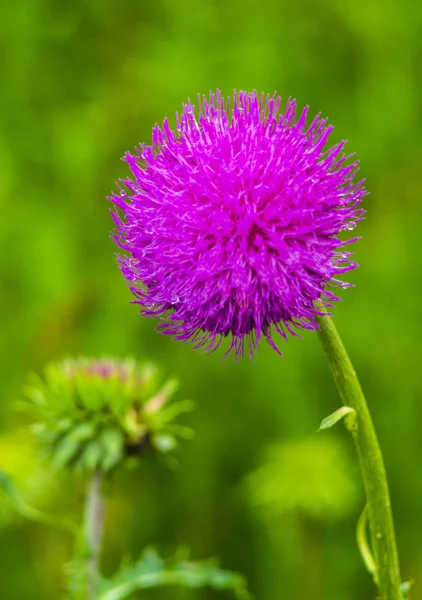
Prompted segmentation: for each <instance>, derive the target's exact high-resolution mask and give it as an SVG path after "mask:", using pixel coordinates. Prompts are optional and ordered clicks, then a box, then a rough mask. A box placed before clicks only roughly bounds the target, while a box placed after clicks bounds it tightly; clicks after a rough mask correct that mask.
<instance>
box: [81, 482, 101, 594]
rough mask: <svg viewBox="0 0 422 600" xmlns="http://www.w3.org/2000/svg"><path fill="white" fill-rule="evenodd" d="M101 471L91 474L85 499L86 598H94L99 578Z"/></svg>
mask: <svg viewBox="0 0 422 600" xmlns="http://www.w3.org/2000/svg"><path fill="white" fill-rule="evenodd" d="M102 483H103V473H102V472H101V471H99V470H97V471H95V472H94V473H93V474H92V477H91V481H90V483H89V487H88V492H87V496H86V501H85V544H86V547H87V550H88V552H89V558H88V589H87V599H88V600H95V598H96V597H97V586H98V580H99V570H98V568H99V559H100V551H101V538H102V532H103V522H104V498H103V496H102V492H101V487H102Z"/></svg>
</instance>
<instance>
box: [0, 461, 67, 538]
mask: <svg viewBox="0 0 422 600" xmlns="http://www.w3.org/2000/svg"><path fill="white" fill-rule="evenodd" d="M0 491H2V492H3V493H4V494H5V496H6V497H7V498H8V500H9V502H10V503H11V504H12V506H13V507H14V508H15V510H16V511H17V512H18V513H20V514H21V515H22V516H23V517H25V518H26V519H29V520H30V521H35V522H37V523H43V524H44V525H50V526H52V527H59V528H60V529H66V530H67V531H71V532H73V533H76V532H77V530H78V525H77V524H76V523H75V522H74V521H72V520H71V519H68V518H66V517H60V516H56V515H50V514H48V513H45V512H43V511H41V510H38V509H37V508H33V507H32V506H30V505H29V504H28V503H27V502H26V500H25V499H24V498H23V496H22V495H21V493H20V492H19V490H18V489H17V487H16V486H15V484H14V483H13V481H12V479H11V478H10V477H9V475H8V474H7V473H6V472H5V471H3V470H0Z"/></svg>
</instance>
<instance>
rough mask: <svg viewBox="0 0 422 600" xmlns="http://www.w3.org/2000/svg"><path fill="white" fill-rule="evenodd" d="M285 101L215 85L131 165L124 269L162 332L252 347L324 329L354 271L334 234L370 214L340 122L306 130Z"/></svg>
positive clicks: (211, 346)
mask: <svg viewBox="0 0 422 600" xmlns="http://www.w3.org/2000/svg"><path fill="white" fill-rule="evenodd" d="M280 103H281V99H280V97H279V96H277V95H273V96H271V97H270V96H268V95H267V96H266V95H264V94H262V95H261V96H258V95H257V93H256V92H253V93H245V92H240V93H239V94H237V93H236V92H235V93H234V96H233V101H232V104H231V105H230V98H228V99H227V100H225V99H224V98H223V97H222V96H221V94H220V92H217V94H215V95H214V94H210V99H209V101H208V100H207V99H205V98H201V97H199V98H198V105H197V111H196V112H195V107H194V106H193V105H192V104H191V102H188V104H186V105H183V110H182V113H181V115H180V116H177V119H176V129H175V130H172V129H171V128H170V125H169V122H168V120H167V119H165V120H164V123H163V125H162V127H159V126H158V125H156V126H155V128H154V129H153V135H152V145H151V146H147V145H142V146H141V147H140V148H139V149H137V150H136V152H135V153H134V154H131V153H127V154H126V156H125V160H126V162H127V163H128V165H129V168H130V170H131V172H132V178H130V179H124V180H122V182H121V184H120V186H119V187H120V193H118V194H113V196H112V197H111V200H112V202H113V203H114V205H115V207H116V208H115V210H114V211H113V213H112V214H113V218H114V221H115V224H116V231H115V234H114V240H115V242H116V243H117V245H118V246H119V247H120V248H121V249H122V250H123V251H125V252H126V254H125V255H124V256H123V257H120V258H119V264H120V268H121V271H122V273H123V275H124V276H125V278H126V279H127V281H128V282H129V286H130V289H131V290H132V292H133V294H134V296H135V303H137V304H138V305H139V306H140V307H141V314H143V315H145V316H153V317H159V318H160V323H159V325H158V330H159V331H160V332H162V333H166V334H171V335H173V336H174V337H175V338H176V339H180V340H183V341H185V342H192V343H193V344H194V346H195V347H200V346H202V347H205V348H206V349H207V350H209V351H213V350H215V349H216V348H217V347H218V346H219V344H220V343H221V341H222V340H223V339H224V338H225V337H227V336H230V335H231V344H230V348H229V351H230V350H232V349H234V351H235V353H236V356H237V358H239V357H241V356H243V353H244V346H245V340H247V342H248V345H249V349H250V353H251V354H253V352H254V351H255V350H256V348H257V346H258V343H259V341H260V339H261V337H262V336H263V337H264V338H266V340H267V341H268V342H269V343H270V345H271V346H272V347H273V348H274V349H275V350H277V351H278V349H277V346H276V345H275V343H274V341H273V337H272V334H273V332H274V331H276V332H278V333H279V334H280V335H281V336H283V338H285V339H287V333H288V332H290V333H291V334H293V335H297V334H295V330H297V329H317V328H318V325H317V323H316V322H315V316H316V315H317V314H319V313H318V308H317V306H316V305H315V302H316V301H317V302H319V303H320V304H321V305H322V306H332V305H333V302H335V301H337V300H339V298H338V296H337V295H336V294H335V292H334V291H333V289H332V288H335V287H347V286H348V285H349V284H346V283H343V282H340V281H339V280H338V279H337V278H338V276H339V275H341V274H343V273H345V272H346V271H349V270H350V269H353V268H354V267H356V266H357V265H356V263H355V262H354V261H353V260H352V259H351V252H349V251H344V246H345V245H346V244H347V243H349V242H350V241H353V240H350V239H349V240H348V241H346V240H344V239H340V238H339V234H340V233H341V232H342V231H344V230H349V229H350V230H351V229H354V227H355V225H356V223H357V222H358V221H359V219H361V218H362V215H363V211H362V209H360V208H359V204H360V202H361V200H362V197H363V196H364V195H365V189H364V187H363V181H359V182H354V176H355V173H356V171H357V164H358V162H357V161H354V162H352V161H350V160H348V159H349V158H350V157H348V156H345V155H344V153H343V148H344V145H345V142H341V143H339V144H336V145H334V146H332V147H331V148H329V149H325V146H326V143H327V141H328V137H329V135H330V133H331V130H332V127H331V126H328V125H327V121H326V119H322V118H321V116H320V115H318V116H316V117H315V118H314V120H313V121H312V122H311V123H310V124H309V125H307V124H306V118H307V112H308V108H305V109H304V110H303V111H302V113H301V114H300V116H299V117H296V103H295V101H294V100H289V101H288V102H287V104H286V106H285V107H284V108H283V109H282V110H281V112H280Z"/></svg>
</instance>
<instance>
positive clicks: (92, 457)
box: [80, 440, 103, 471]
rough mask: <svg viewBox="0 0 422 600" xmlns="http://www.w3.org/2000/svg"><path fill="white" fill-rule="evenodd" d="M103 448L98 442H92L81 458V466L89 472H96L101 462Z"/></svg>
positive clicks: (86, 447)
mask: <svg viewBox="0 0 422 600" xmlns="http://www.w3.org/2000/svg"><path fill="white" fill-rule="evenodd" d="M102 453H103V450H102V447H101V444H100V443H99V442H98V441H97V440H92V441H91V442H88V444H86V446H85V448H84V451H83V454H82V456H81V460H80V463H81V466H82V468H84V469H86V470H87V471H95V469H96V468H97V467H98V465H99V464H100V461H101V457H102Z"/></svg>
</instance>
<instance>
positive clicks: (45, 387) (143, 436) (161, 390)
mask: <svg viewBox="0 0 422 600" xmlns="http://www.w3.org/2000/svg"><path fill="white" fill-rule="evenodd" d="M177 388H178V383H177V381H176V380H174V379H169V380H167V381H164V382H163V379H162V377H161V376H160V374H159V371H158V369H157V368H156V367H155V366H154V365H152V364H139V363H137V362H136V361H135V360H133V359H125V360H117V359H114V358H102V359H99V360H90V359H86V358H78V359H76V360H65V361H63V362H60V363H53V364H49V365H47V367H46V368H45V372H44V376H43V377H39V376H32V378H31V380H30V382H29V384H28V386H27V388H26V396H27V398H28V400H29V401H30V403H31V407H32V409H33V410H32V412H34V413H35V415H36V417H37V419H38V420H39V422H38V423H37V424H36V425H35V432H36V433H37V434H38V436H39V438H40V441H41V443H42V446H43V448H44V451H45V454H46V455H47V456H49V457H50V458H51V460H52V464H53V466H54V467H55V468H57V469H59V468H63V467H71V468H74V469H75V470H78V471H94V470H96V469H101V470H103V471H110V470H111V469H113V468H115V467H117V466H118V465H119V464H121V463H122V462H123V461H124V459H125V458H126V457H128V456H134V455H140V454H141V453H143V452H144V451H145V450H147V449H148V448H154V449H156V450H158V451H160V452H168V451H170V450H173V448H174V447H175V446H176V445H177V438H178V437H184V438H190V437H192V431H191V430H190V429H188V428H186V427H181V426H179V425H177V424H175V423H174V422H173V421H174V420H175V418H176V417H177V416H178V415H179V414H181V413H182V412H187V411H190V410H192V402H190V401H186V400H185V401H179V402H173V403H171V404H169V402H170V400H171V398H172V396H173V395H174V393H175V391H176V390H177Z"/></svg>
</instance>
